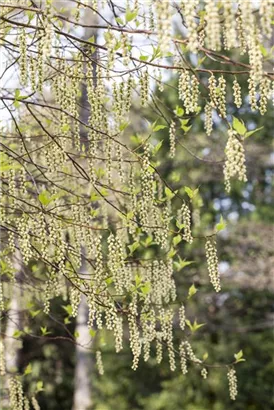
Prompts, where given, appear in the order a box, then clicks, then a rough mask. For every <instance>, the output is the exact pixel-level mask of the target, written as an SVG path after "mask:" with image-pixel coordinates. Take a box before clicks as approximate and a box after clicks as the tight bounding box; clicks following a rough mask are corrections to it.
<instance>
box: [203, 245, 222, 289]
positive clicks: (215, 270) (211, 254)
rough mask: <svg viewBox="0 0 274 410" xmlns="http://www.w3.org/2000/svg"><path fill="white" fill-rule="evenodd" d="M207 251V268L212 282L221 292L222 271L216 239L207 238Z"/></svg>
mask: <svg viewBox="0 0 274 410" xmlns="http://www.w3.org/2000/svg"><path fill="white" fill-rule="evenodd" d="M205 251H206V260H207V268H208V272H209V277H210V282H211V283H212V285H213V287H214V289H215V291H216V292H220V290H221V283H220V273H219V267H218V264H219V263H218V256H217V248H216V241H215V240H214V239H212V238H207V239H206V244H205Z"/></svg>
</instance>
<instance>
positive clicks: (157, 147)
mask: <svg viewBox="0 0 274 410" xmlns="http://www.w3.org/2000/svg"><path fill="white" fill-rule="evenodd" d="M162 145H163V140H161V141H160V142H158V144H157V145H155V147H153V150H152V155H156V154H157V152H158V151H159V149H160V148H161V146H162Z"/></svg>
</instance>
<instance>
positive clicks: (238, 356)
mask: <svg viewBox="0 0 274 410" xmlns="http://www.w3.org/2000/svg"><path fill="white" fill-rule="evenodd" d="M234 357H235V359H236V363H239V362H245V359H244V358H243V351H242V350H240V351H239V352H238V353H235V354H234Z"/></svg>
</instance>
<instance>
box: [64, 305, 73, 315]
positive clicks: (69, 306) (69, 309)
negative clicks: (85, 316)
mask: <svg viewBox="0 0 274 410" xmlns="http://www.w3.org/2000/svg"><path fill="white" fill-rule="evenodd" d="M62 308H63V309H64V310H65V311H66V312H67V314H68V315H69V316H71V315H72V306H71V305H66V306H65V305H62Z"/></svg>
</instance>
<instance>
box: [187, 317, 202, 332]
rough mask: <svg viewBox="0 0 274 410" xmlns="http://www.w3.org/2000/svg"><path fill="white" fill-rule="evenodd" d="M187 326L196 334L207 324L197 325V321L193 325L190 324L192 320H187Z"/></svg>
mask: <svg viewBox="0 0 274 410" xmlns="http://www.w3.org/2000/svg"><path fill="white" fill-rule="evenodd" d="M186 324H187V326H188V327H189V328H190V330H191V332H193V333H194V332H196V330H198V329H200V327H202V326H204V325H205V323H197V320H196V319H195V321H194V322H193V324H192V323H191V322H190V320H188V319H186Z"/></svg>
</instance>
